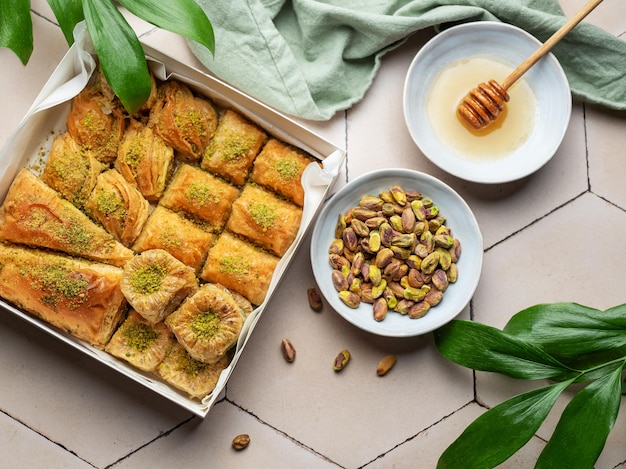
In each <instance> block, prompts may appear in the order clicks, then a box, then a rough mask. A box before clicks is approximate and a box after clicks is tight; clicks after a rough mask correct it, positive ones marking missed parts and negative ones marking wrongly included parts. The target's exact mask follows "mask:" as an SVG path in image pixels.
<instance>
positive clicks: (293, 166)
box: [273, 158, 300, 181]
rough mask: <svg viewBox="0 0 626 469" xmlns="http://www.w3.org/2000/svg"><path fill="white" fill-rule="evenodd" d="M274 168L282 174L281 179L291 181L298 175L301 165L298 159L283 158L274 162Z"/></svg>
mask: <svg viewBox="0 0 626 469" xmlns="http://www.w3.org/2000/svg"><path fill="white" fill-rule="evenodd" d="M273 168H274V170H275V171H276V172H277V173H278V174H279V175H280V177H281V179H284V180H285V181H291V180H292V179H294V178H295V177H296V176H297V175H298V173H299V170H300V165H298V162H297V161H295V160H292V159H290V158H281V159H279V160H276V161H275V162H274V164H273Z"/></svg>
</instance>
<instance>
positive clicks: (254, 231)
mask: <svg viewBox="0 0 626 469" xmlns="http://www.w3.org/2000/svg"><path fill="white" fill-rule="evenodd" d="M301 219H302V209H301V208H300V207H297V206H295V205H294V204H292V203H291V202H287V201H285V200H283V199H281V198H280V197H278V196H276V195H274V194H272V193H271V192H269V191H267V190H265V189H263V188H262V187H260V186H257V185H254V184H248V185H246V186H245V187H244V189H243V191H242V193H241V197H239V198H238V199H237V200H236V201H235V203H234V204H233V210H232V214H231V216H230V218H229V219H228V223H227V224H226V228H228V229H229V230H231V231H232V232H233V233H237V234H239V235H241V236H244V237H245V238H247V239H249V240H250V241H252V242H254V243H256V244H259V245H261V246H262V247H264V248H265V249H267V250H268V251H270V252H272V253H274V254H276V255H277V256H279V257H280V256H282V255H283V254H285V252H286V251H287V249H288V248H289V246H291V243H292V242H293V240H294V239H295V237H296V234H297V233H298V228H299V227H300V220H301Z"/></svg>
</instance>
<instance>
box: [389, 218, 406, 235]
mask: <svg viewBox="0 0 626 469" xmlns="http://www.w3.org/2000/svg"><path fill="white" fill-rule="evenodd" d="M389 224H390V225H391V227H392V228H393V229H394V230H396V231H397V232H398V233H401V232H402V231H403V228H402V217H401V216H400V215H392V216H390V217H389Z"/></svg>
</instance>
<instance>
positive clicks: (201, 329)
mask: <svg viewBox="0 0 626 469" xmlns="http://www.w3.org/2000/svg"><path fill="white" fill-rule="evenodd" d="M191 330H192V331H193V332H194V333H195V334H196V336H198V337H199V338H202V339H208V338H211V337H213V336H214V335H215V334H217V333H218V332H219V330H220V318H219V317H218V316H217V315H216V314H214V313H213V312H210V311H209V312H204V313H201V314H198V315H197V316H196V317H195V318H193V320H192V321H191Z"/></svg>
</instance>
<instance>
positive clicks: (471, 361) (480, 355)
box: [435, 320, 579, 380]
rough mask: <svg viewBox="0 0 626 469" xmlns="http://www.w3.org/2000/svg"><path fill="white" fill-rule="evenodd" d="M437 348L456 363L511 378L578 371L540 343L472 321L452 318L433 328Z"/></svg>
mask: <svg viewBox="0 0 626 469" xmlns="http://www.w3.org/2000/svg"><path fill="white" fill-rule="evenodd" d="M435 343H436V344H437V348H438V349H439V352H440V353H441V354H442V355H443V356H445V357H446V358H448V359H450V360H452V361H453V362H455V363H458V364H459V365H462V366H465V367H467V368H473V369H475V370H482V371H493V372H496V373H502V374H505V375H508V376H511V377H513V378H520V379H544V378H551V379H556V380H563V379H569V378H574V377H576V376H578V375H579V372H577V371H575V370H572V369H571V368H568V367H567V366H565V365H563V364H562V363H560V362H559V361H558V360H555V359H554V358H552V357H551V356H550V355H548V354H547V353H545V352H544V351H543V350H542V349H541V348H540V347H537V346H535V345H533V344H528V343H525V342H524V341H522V340H519V339H517V338H515V337H512V336H510V335H508V334H506V333H504V332H502V331H500V330H498V329H496V328H493V327H490V326H486V325H484V324H480V323H477V322H474V321H461V320H454V321H451V322H449V323H448V324H446V325H445V326H443V327H441V328H439V329H438V330H436V331H435Z"/></svg>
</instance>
